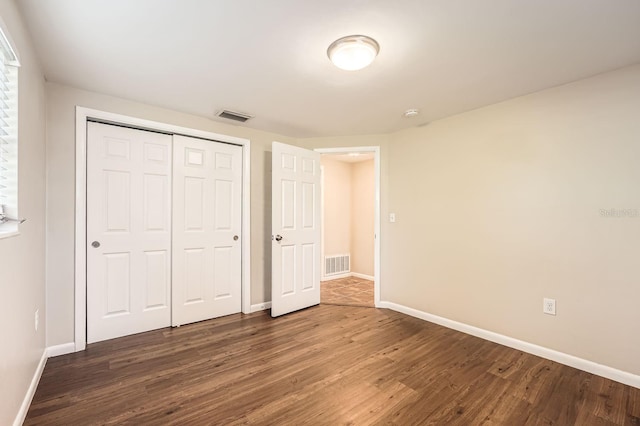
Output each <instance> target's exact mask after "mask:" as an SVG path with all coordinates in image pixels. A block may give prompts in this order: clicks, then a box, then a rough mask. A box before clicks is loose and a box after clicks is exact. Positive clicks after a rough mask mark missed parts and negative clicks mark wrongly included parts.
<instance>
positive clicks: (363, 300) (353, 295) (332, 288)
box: [320, 277, 374, 308]
mask: <svg viewBox="0 0 640 426" xmlns="http://www.w3.org/2000/svg"><path fill="white" fill-rule="evenodd" d="M320 303H326V304H330V305H345V306H365V307H369V308H373V307H374V303H373V281H369V280H365V279H362V278H357V277H348V278H339V279H337V280H331V281H323V282H322V283H320Z"/></svg>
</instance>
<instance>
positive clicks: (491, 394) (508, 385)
mask: <svg viewBox="0 0 640 426" xmlns="http://www.w3.org/2000/svg"><path fill="white" fill-rule="evenodd" d="M25 424H26V425H90V424H101V425H102V424H108V425H115V424H118V425H120V424H134V425H147V424H151V425H164V424H175V425H235V424H237V425H240V424H260V425H299V424H312V425H314V424H323V425H324V424H327V425H339V424H352V425H369V424H397V425H423V424H433V425H480V424H484V425H509V426H512V425H638V424H640V390H639V389H636V388H632V387H629V386H624V385H622V384H620V383H616V382H613V381H611V380H607V379H603V378H601V377H598V376H594V375H592V374H589V373H585V372H582V371H579V370H576V369H573V368H570V367H566V366H563V365H560V364H557V363H554V362H551V361H547V360H544V359H541V358H538V357H536V356H533V355H529V354H526V353H523V352H520V351H517V350H513V349H509V348H506V347H504V346H500V345H497V344H495V343H491V342H488V341H485V340H482V339H479V338H476V337H472V336H469V335H466V334H463V333H459V332H456V331H453V330H449V329H446V328H443V327H440V326H437V325H434V324H431V323H428V322H424V321H421V320H418V319H415V318H411V317H408V316H405V315H403V314H400V313H396V312H393V311H389V310H383V309H371V308H359V307H349V306H336V305H320V306H317V307H314V308H310V309H306V310H304V311H300V312H296V313H293V314H290V315H286V316H284V317H280V318H277V319H272V318H271V317H270V316H269V315H268V313H267V312H260V313H256V314H252V315H240V314H238V315H231V316H228V317H224V318H219V319H216V320H211V321H205V322H201V323H198V324H192V325H187V326H183V327H180V328H176V329H162V330H158V331H152V332H148V333H143V334H139V335H135V336H129V337H124V338H120V339H115V340H111V341H107V342H101V343H96V344H92V345H89V347H88V348H87V350H86V351H84V352H80V353H75V354H69V355H64V356H60V357H57V358H52V359H50V360H49V361H48V362H47V365H46V368H45V371H44V374H43V376H42V379H41V381H40V385H39V386H38V389H37V392H36V395H35V398H34V400H33V403H32V405H31V408H30V410H29V413H28V416H27V419H26V422H25Z"/></svg>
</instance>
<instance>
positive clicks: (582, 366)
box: [379, 302, 640, 389]
mask: <svg viewBox="0 0 640 426" xmlns="http://www.w3.org/2000/svg"><path fill="white" fill-rule="evenodd" d="M379 307H380V308H387V309H391V310H392V311H396V312H401V313H403V314H406V315H409V316H412V317H415V318H419V319H421V320H424V321H428V322H432V323H434V324H438V325H441V326H443V327H447V328H451V329H453V330H457V331H460V332H462V333H466V334H470V335H472V336H476V337H480V338H481V339H485V340H489V341H490V342H494V343H498V344H500V345H504V346H508V347H510V348H513V349H517V350H520V351H523V352H527V353H530V354H532V355H537V356H539V357H542V358H545V359H548V360H551V361H555V362H558V363H560V364H564V365H568V366H569V367H573V368H577V369H579V370H583V371H586V372H588V373H591V374H595V375H597V376H601V377H604V378H607V379H611V380H614V381H616V382H620V383H623V384H625V385H629V386H633V387H635V388H638V389H640V376H639V375H636V374H633V373H629V372H626V371H622V370H618V369H616V368H613V367H609V366H606V365H602V364H598V363H596V362H593V361H589V360H587V359H584V358H578V357H576V356H573V355H569V354H566V353H564V352H559V351H556V350H554V349H549V348H545V347H544V346H539V345H535V344H533V343H529V342H525V341H523V340H518V339H514V338H513V337H509V336H505V335H503V334H499V333H494V332H493V331H488V330H485V329H482V328H478V327H474V326H472V325H468V324H464V323H461V322H458V321H453V320H450V319H448V318H444V317H440V316H438V315H433V314H430V313H427V312H423V311H419V310H417V309H413V308H409V307H407V306H404V305H399V304H397V303H393V302H381V303H380V306H379Z"/></svg>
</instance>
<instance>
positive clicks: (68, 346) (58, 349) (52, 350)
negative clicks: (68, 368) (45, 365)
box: [47, 342, 76, 358]
mask: <svg viewBox="0 0 640 426" xmlns="http://www.w3.org/2000/svg"><path fill="white" fill-rule="evenodd" d="M75 351H76V344H75V343H73V342H71V343H63V344H62V345H55V346H49V347H48V348H47V356H48V357H49V358H51V357H54V356H59V355H66V354H70V353H73V352H75Z"/></svg>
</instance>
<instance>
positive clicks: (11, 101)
mask: <svg viewBox="0 0 640 426" xmlns="http://www.w3.org/2000/svg"><path fill="white" fill-rule="evenodd" d="M13 46H14V45H13V43H12V40H11V38H10V37H9V34H8V32H7V31H6V27H5V25H4V22H2V21H1V20H0V58H2V59H3V60H4V61H6V62H5V63H4V64H3V65H2V66H3V68H4V67H9V68H7V70H6V71H5V70H4V69H3V70H2V71H1V72H0V74H3V75H9V76H10V81H9V84H8V87H9V88H10V89H11V88H13V90H10V91H9V98H8V99H6V104H8V106H9V112H10V115H9V116H7V117H2V122H3V124H5V127H4V128H5V129H8V133H7V134H6V135H1V134H0V149H2V150H3V151H4V154H5V156H4V158H5V160H6V159H7V158H8V159H9V167H10V168H11V169H13V170H10V171H8V172H7V171H6V170H5V172H6V174H5V173H2V171H1V170H0V184H1V183H2V180H3V178H7V176H8V178H7V179H10V180H12V181H13V182H12V183H11V185H10V186H9V189H8V190H7V192H8V194H9V195H8V197H9V198H8V199H7V193H5V194H4V197H1V196H0V239H3V238H9V237H14V236H16V235H19V234H20V232H19V225H20V224H21V223H22V222H23V221H21V220H19V219H18V198H19V196H18V70H17V68H18V67H20V62H19V59H18V55H17V53H16V50H15V48H14V47H13ZM4 136H7V137H6V139H5V138H4ZM7 140H9V141H8V142H7ZM1 145H5V148H2V146H1ZM2 163H3V155H2V152H1V151H0V165H2ZM5 184H6V182H5ZM12 193H13V194H12ZM0 195H2V194H0Z"/></svg>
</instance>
